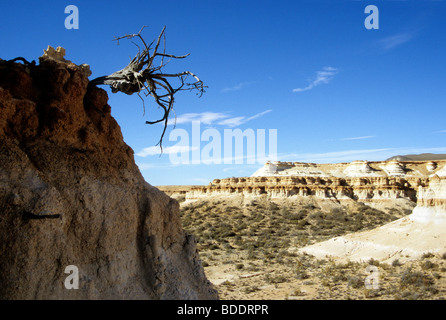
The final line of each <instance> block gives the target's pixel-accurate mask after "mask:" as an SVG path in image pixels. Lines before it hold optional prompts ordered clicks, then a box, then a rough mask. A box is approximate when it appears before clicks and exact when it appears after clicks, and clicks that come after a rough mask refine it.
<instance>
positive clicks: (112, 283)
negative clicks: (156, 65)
mask: <svg viewBox="0 0 446 320" xmlns="http://www.w3.org/2000/svg"><path fill="white" fill-rule="evenodd" d="M63 55H64V51H63V49H58V50H54V49H53V48H48V50H46V51H45V54H44V55H43V56H42V57H40V58H39V60H40V62H39V64H38V65H37V66H36V65H28V64H21V63H11V62H5V61H1V60H0V266H1V268H0V299H217V298H218V294H217V292H216V290H215V289H214V288H213V287H212V285H211V284H210V282H209V281H208V280H207V279H206V276H205V274H204V271H203V267H202V265H201V262H200V260H199V257H198V253H197V250H196V246H195V240H194V238H193V237H192V236H190V235H188V234H186V233H185V232H184V231H183V229H182V227H181V223H180V217H179V205H178V203H177V201H175V200H173V199H171V198H170V197H168V196H167V195H165V194H164V193H163V192H161V191H159V190H158V189H156V188H155V187H153V186H151V185H150V184H148V183H147V182H145V181H144V179H143V177H142V175H141V173H140V172H139V170H138V167H137V166H136V164H135V162H134V156H133V150H132V149H131V148H130V147H129V146H128V145H126V144H125V143H124V141H123V137H122V134H121V130H120V127H119V125H118V124H117V122H116V121H115V120H114V119H113V117H112V116H111V114H110V106H109V105H108V104H107V103H108V96H107V93H106V92H105V91H104V90H102V89H99V88H97V87H95V86H89V80H88V76H89V75H90V74H91V72H90V70H89V67H88V66H87V65H80V66H78V65H75V64H73V63H71V62H70V61H68V60H65V59H64V58H63ZM67 266H74V267H75V268H76V269H77V270H78V276H79V286H78V289H67V287H66V285H65V284H66V281H67V278H69V277H70V276H75V274H73V273H70V272H67V273H65V271H66V267H67ZM67 270H73V269H67ZM70 281H71V280H70ZM73 281H74V280H73Z"/></svg>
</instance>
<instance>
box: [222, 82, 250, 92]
mask: <svg viewBox="0 0 446 320" xmlns="http://www.w3.org/2000/svg"><path fill="white" fill-rule="evenodd" d="M253 83H254V82H241V83H239V84H237V85H235V86H233V87H228V88H223V89H221V92H229V91H237V90H240V89H242V88H243V87H246V86H249V85H250V84H253Z"/></svg>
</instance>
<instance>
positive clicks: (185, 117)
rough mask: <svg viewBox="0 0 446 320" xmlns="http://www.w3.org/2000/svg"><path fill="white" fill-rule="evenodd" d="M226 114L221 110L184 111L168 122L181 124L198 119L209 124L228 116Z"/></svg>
mask: <svg viewBox="0 0 446 320" xmlns="http://www.w3.org/2000/svg"><path fill="white" fill-rule="evenodd" d="M228 117H229V116H228V115H227V114H224V113H221V112H201V113H184V114H182V115H179V116H178V117H176V119H170V120H169V122H168V124H171V125H173V124H183V123H190V122H192V121H199V122H200V123H202V124H207V125H211V124H213V123H214V122H215V121H218V120H221V119H225V118H228Z"/></svg>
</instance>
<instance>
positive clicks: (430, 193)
mask: <svg viewBox="0 0 446 320" xmlns="http://www.w3.org/2000/svg"><path fill="white" fill-rule="evenodd" d="M445 228H446V177H439V176H438V175H433V176H431V177H430V178H429V183H428V185H424V186H421V185H420V186H419V190H418V194H417V206H416V207H415V208H414V209H413V212H412V213H411V214H410V215H408V216H406V217H403V218H401V219H398V220H395V221H393V222H391V223H389V224H386V225H384V226H382V227H380V228H377V229H373V230H368V231H364V232H359V233H352V234H347V235H345V236H341V237H336V238H332V239H330V240H328V241H323V242H320V243H316V244H313V245H311V246H307V247H304V248H302V249H299V250H298V251H300V252H305V253H307V254H311V255H314V256H316V257H319V258H325V257H331V258H334V259H340V260H352V261H368V260H369V259H370V258H373V259H375V260H380V261H385V262H389V263H390V262H392V261H394V260H396V259H398V260H400V261H404V260H412V259H417V258H420V257H421V256H422V255H423V254H426V253H436V254H443V253H444V252H445V251H446V232H444V230H445ZM291 250H293V251H294V250H295V248H291Z"/></svg>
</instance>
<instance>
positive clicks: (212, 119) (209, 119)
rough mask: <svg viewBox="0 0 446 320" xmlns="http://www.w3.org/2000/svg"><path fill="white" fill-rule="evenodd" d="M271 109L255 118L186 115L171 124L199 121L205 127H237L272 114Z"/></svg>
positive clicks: (180, 116) (213, 114)
mask: <svg viewBox="0 0 446 320" xmlns="http://www.w3.org/2000/svg"><path fill="white" fill-rule="evenodd" d="M271 111H272V110H271V109H268V110H265V111H262V112H259V113H257V114H255V115H253V116H250V117H248V116H236V117H233V116H231V115H230V114H227V113H221V112H202V113H185V114H182V115H179V116H178V117H177V118H176V122H175V121H174V120H173V119H172V120H170V121H169V124H175V123H176V124H184V123H190V122H192V121H199V122H200V123H201V124H205V125H209V126H211V125H220V126H226V127H237V126H240V125H242V124H244V123H246V122H248V121H251V120H254V119H257V118H260V117H262V116H263V115H265V114H267V113H269V112H271Z"/></svg>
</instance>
